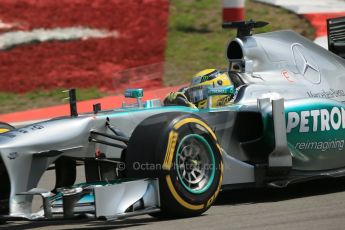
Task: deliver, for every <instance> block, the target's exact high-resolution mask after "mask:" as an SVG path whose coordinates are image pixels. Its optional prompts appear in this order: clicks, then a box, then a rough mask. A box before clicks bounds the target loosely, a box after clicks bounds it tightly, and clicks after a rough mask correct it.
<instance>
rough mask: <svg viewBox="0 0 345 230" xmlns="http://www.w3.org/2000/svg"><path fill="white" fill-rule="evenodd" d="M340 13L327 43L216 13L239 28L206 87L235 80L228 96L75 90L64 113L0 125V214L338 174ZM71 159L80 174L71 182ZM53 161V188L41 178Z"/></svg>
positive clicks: (139, 203)
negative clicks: (118, 97) (199, 101)
mask: <svg viewBox="0 0 345 230" xmlns="http://www.w3.org/2000/svg"><path fill="white" fill-rule="evenodd" d="M344 21H345V20H344V19H333V20H330V21H329V37H330V38H329V40H330V47H333V48H331V51H328V50H326V49H324V48H322V47H320V46H318V45H316V44H314V43H313V42H311V41H309V40H307V39H305V38H303V37H302V36H300V35H298V34H296V33H294V32H292V31H277V32H270V33H263V34H256V35H252V34H251V30H252V28H255V27H259V26H263V25H265V23H262V22H254V21H247V22H237V23H227V24H224V27H225V28H227V27H230V28H237V30H238V34H237V37H236V38H234V39H233V40H231V41H230V43H229V45H228V47H227V50H226V55H227V59H228V62H229V67H228V74H229V76H230V78H231V80H232V82H233V83H234V86H230V87H219V88H212V87H210V88H208V89H207V92H208V100H210V101H211V100H212V97H213V96H215V95H226V94H230V93H234V92H235V91H236V98H235V101H234V103H233V104H231V105H228V106H224V107H217V108H213V107H212V106H211V104H210V105H209V106H208V107H207V108H206V109H195V108H189V107H184V106H163V105H161V102H160V100H157V99H153V100H148V101H142V99H141V98H142V95H143V91H142V90H141V89H129V90H127V91H126V92H125V96H126V97H130V98H135V99H134V100H137V101H136V103H134V104H124V105H123V107H122V108H117V109H114V110H109V111H102V110H101V108H100V106H99V105H98V104H96V105H94V110H93V112H90V113H86V114H80V115H78V113H77V105H76V101H75V92H74V91H73V90H71V91H70V106H71V116H68V117H60V118H54V119H51V120H47V121H44V122H39V123H35V124H31V125H28V126H25V127H20V128H13V127H11V126H9V125H7V124H2V125H1V128H2V129H1V131H2V132H3V133H2V134H1V135H0V156H1V158H0V182H1V186H0V213H1V218H3V219H11V218H23V219H30V220H37V219H54V218H73V217H75V216H76V215H78V214H82V213H84V214H88V215H90V216H93V217H95V218H105V219H116V218H123V217H128V216H133V215H139V214H147V213H149V214H152V215H154V216H158V217H162V216H168V217H188V216H195V215H200V214H201V213H203V212H205V211H206V210H207V209H208V208H209V207H210V206H211V205H212V203H213V202H214V201H215V199H216V198H217V195H218V193H219V191H220V190H222V189H234V188H243V187H265V186H273V187H285V186H287V185H288V184H291V183H297V182H303V181H307V180H313V179H317V178H322V177H340V176H344V175H345V157H344V156H345V147H344V143H345V105H344V102H345V61H344V59H343V58H342V57H341V56H342V55H343V51H344V45H342V44H344V42H343V41H342V40H341V38H342V37H341V36H339V35H338V34H339V31H344V30H345V25H344ZM337 33H338V34H337ZM342 33H343V32H342ZM81 164H82V166H80V165H81ZM77 166H78V167H77ZM76 168H82V169H83V170H84V173H85V182H84V183H81V184H75V177H76V176H75V175H76ZM50 169H53V170H55V174H56V186H55V189H54V190H52V191H50V190H47V189H44V188H38V187H37V185H38V182H39V180H40V178H41V176H42V175H43V173H44V172H45V171H46V170H50ZM35 195H37V196H39V197H41V198H42V204H43V205H42V208H41V210H40V211H38V212H33V211H32V200H33V196H35Z"/></svg>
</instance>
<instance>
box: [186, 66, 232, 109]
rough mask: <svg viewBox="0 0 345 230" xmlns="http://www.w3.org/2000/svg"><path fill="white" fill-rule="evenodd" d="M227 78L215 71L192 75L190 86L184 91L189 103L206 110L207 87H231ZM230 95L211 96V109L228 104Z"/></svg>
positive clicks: (209, 70)
mask: <svg viewBox="0 0 345 230" xmlns="http://www.w3.org/2000/svg"><path fill="white" fill-rule="evenodd" d="M231 85H232V83H231V81H230V78H229V76H228V75H227V74H226V73H224V72H220V71H219V70H216V69H205V70H202V71H200V72H198V73H197V74H195V75H194V77H193V78H192V84H191V86H190V87H189V88H188V90H186V95H187V97H188V99H189V101H190V102H192V103H193V104H194V105H195V106H196V107H198V108H199V109H200V108H206V106H207V89H208V88H209V87H219V86H231ZM231 99H232V95H218V96H212V107H220V106H224V105H227V104H229V103H230V100H231Z"/></svg>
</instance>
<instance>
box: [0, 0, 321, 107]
mask: <svg viewBox="0 0 345 230" xmlns="http://www.w3.org/2000/svg"><path fill="white" fill-rule="evenodd" d="M220 2H221V1H220V0H170V19H169V33H168V41H167V49H166V54H165V59H166V68H165V69H166V71H165V76H164V83H165V84H166V85H177V84H182V83H186V82H189V81H190V79H191V77H192V76H193V75H194V74H195V73H196V72H198V71H200V70H202V69H205V68H226V67H227V62H226V59H225V48H226V45H227V44H228V42H229V40H230V39H231V38H233V37H234V36H235V31H232V30H223V29H222V28H221V23H222V22H221V10H222V9H221V4H220ZM246 18H247V19H254V20H263V21H267V22H270V25H269V26H267V27H265V28H261V29H259V30H257V31H256V32H267V31H274V30H279V29H293V30H295V31H297V32H298V33H301V34H302V35H304V36H306V37H308V38H310V39H313V36H314V30H313V29H312V27H311V26H310V25H309V24H308V23H307V22H306V21H305V20H304V19H302V18H300V17H298V16H296V15H295V14H293V13H290V12H288V11H286V10H283V9H280V8H275V7H271V6H268V5H263V4H259V3H255V2H253V1H250V0H247V1H246ZM106 95H108V94H107V93H102V92H101V91H99V90H98V89H96V88H91V89H78V92H77V96H78V100H87V99H93V98H100V97H103V96H106ZM66 97H67V94H66V93H62V89H56V90H50V91H45V90H37V91H35V92H30V93H26V94H22V95H18V94H12V93H4V92H0V106H1V110H0V113H8V112H14V111H20V110H26V109H32V108H38V107H45V106H51V105H56V104H62V103H67V101H63V98H66Z"/></svg>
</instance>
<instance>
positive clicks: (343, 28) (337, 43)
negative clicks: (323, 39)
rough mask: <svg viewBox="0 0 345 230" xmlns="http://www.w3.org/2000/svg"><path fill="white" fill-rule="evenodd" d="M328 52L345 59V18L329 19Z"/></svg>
mask: <svg viewBox="0 0 345 230" xmlns="http://www.w3.org/2000/svg"><path fill="white" fill-rule="evenodd" d="M327 36H328V50H329V51H331V52H332V53H335V54H336V55H338V56H340V57H342V58H345V17H339V18H331V19H327Z"/></svg>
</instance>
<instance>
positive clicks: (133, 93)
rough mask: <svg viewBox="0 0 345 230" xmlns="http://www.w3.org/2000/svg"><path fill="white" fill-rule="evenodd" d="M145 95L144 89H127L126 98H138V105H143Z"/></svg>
mask: <svg viewBox="0 0 345 230" xmlns="http://www.w3.org/2000/svg"><path fill="white" fill-rule="evenodd" d="M143 96H144V90H143V89H126V91H125V98H136V99H137V101H138V107H143V102H142V100H141V99H142V97H143Z"/></svg>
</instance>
